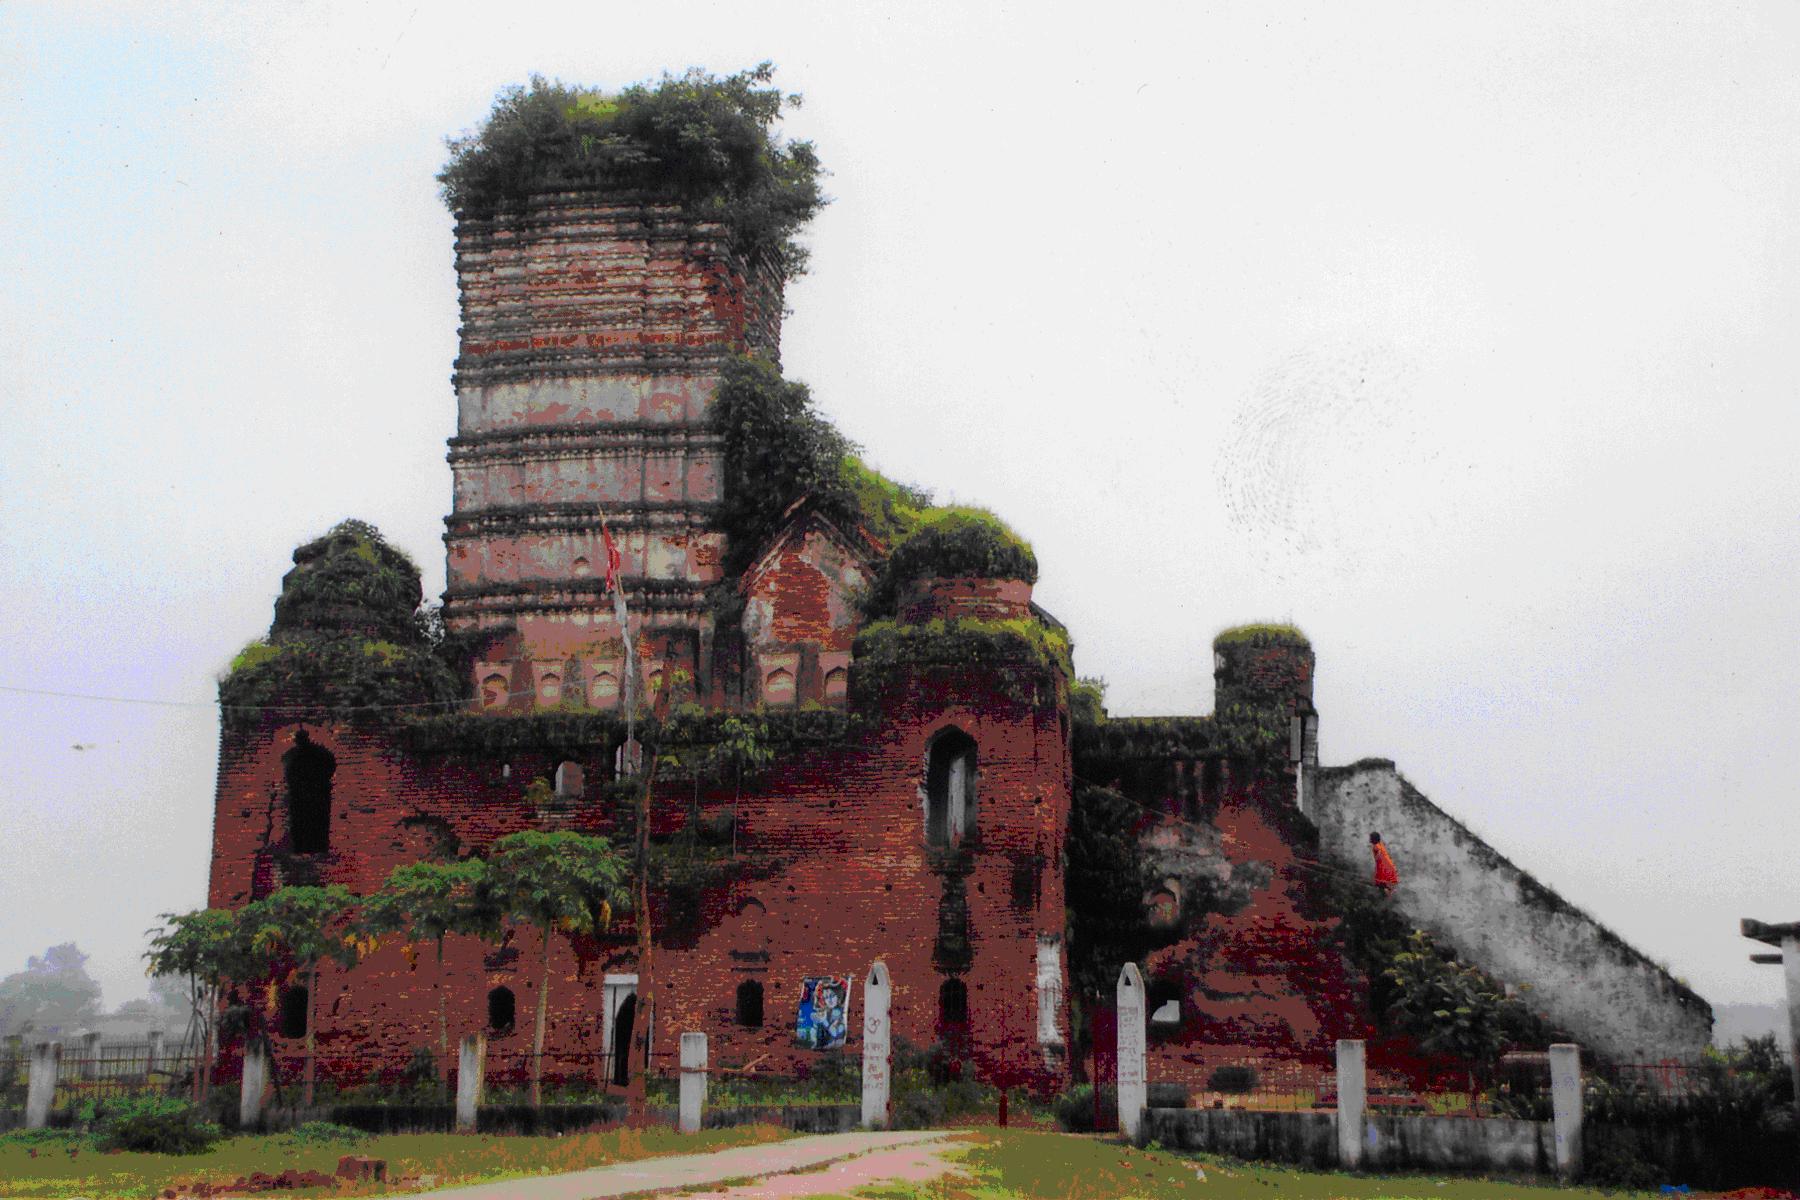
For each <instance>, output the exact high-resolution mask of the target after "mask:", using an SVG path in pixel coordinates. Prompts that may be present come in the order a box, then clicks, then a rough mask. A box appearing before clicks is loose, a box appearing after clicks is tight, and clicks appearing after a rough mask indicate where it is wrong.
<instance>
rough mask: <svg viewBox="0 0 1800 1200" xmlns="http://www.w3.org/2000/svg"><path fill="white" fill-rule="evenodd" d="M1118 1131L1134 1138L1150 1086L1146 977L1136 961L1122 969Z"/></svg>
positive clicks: (1141, 1123) (1141, 1124)
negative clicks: (1146, 1063)
mask: <svg viewBox="0 0 1800 1200" xmlns="http://www.w3.org/2000/svg"><path fill="white" fill-rule="evenodd" d="M1118 992H1119V1003H1118V1011H1119V1052H1118V1055H1117V1058H1118V1064H1119V1065H1118V1067H1117V1072H1116V1073H1117V1075H1118V1080H1119V1089H1118V1090H1119V1132H1120V1133H1123V1134H1124V1135H1125V1136H1126V1137H1127V1138H1129V1139H1131V1140H1132V1141H1134V1142H1135V1141H1137V1140H1138V1131H1139V1130H1141V1129H1142V1128H1143V1126H1144V1104H1145V1102H1146V1100H1147V1099H1148V1098H1149V1088H1148V1087H1147V1086H1146V1081H1145V1079H1144V1047H1145V1042H1146V1041H1147V1033H1148V1029H1147V1026H1146V1024H1145V1021H1146V1017H1147V1014H1146V1013H1145V1012H1144V1000H1145V997H1144V977H1143V976H1142V975H1141V974H1139V973H1138V969H1137V964H1136V963H1126V964H1125V966H1124V968H1123V969H1122V970H1120V972H1119V989H1118Z"/></svg>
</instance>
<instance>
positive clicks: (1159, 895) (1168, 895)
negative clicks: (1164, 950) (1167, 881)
mask: <svg viewBox="0 0 1800 1200" xmlns="http://www.w3.org/2000/svg"><path fill="white" fill-rule="evenodd" d="M1180 918H1181V901H1180V900H1179V899H1178V898H1177V897H1176V895H1175V890H1174V889H1173V888H1168V887H1160V888H1157V889H1156V890H1155V891H1154V892H1151V893H1150V924H1152V925H1154V926H1156V927H1157V928H1159V929H1167V928H1169V927H1170V926H1171V925H1174V924H1175V923H1176V921H1178V920H1180Z"/></svg>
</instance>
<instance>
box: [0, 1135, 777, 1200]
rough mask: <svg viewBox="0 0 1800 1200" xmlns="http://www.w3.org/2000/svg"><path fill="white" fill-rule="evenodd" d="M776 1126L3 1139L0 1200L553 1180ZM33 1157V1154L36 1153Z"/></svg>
mask: <svg viewBox="0 0 1800 1200" xmlns="http://www.w3.org/2000/svg"><path fill="white" fill-rule="evenodd" d="M792 1136H794V1135H793V1134H791V1133H789V1132H787V1131H786V1130H784V1129H777V1128H775V1127H774V1126H769V1125H746V1126H740V1127H738V1128H735V1129H715V1130H708V1131H706V1132H705V1133H700V1134H688V1135H684V1134H680V1133H677V1132H676V1131H675V1130H674V1129H671V1128H668V1127H666V1126H659V1127H655V1128H651V1129H641V1130H639V1129H608V1130H603V1131H599V1132H595V1133H572V1134H565V1135H563V1136H562V1137H514V1136H501V1135H490V1134H453V1133H416V1134H411V1133H408V1134H383V1135H377V1136H371V1137H365V1138H360V1139H358V1140H355V1141H340V1142H308V1141H304V1140H301V1139H299V1138H295V1137H293V1136H291V1135H287V1134H270V1135H260V1136H249V1137H234V1138H229V1139H227V1140H225V1141H222V1142H220V1143H218V1144H217V1145H216V1146H214V1147H213V1148H212V1149H211V1150H208V1151H207V1152H206V1153H204V1154H194V1155H168V1154H133V1153H128V1152H116V1153H105V1152H102V1151H99V1150H96V1149H94V1148H93V1144H92V1143H91V1141H89V1140H88V1139H87V1138H84V1137H77V1136H73V1135H68V1134H57V1135H41V1134H40V1135H20V1134H8V1135H3V1136H0V1197H7V1198H10V1197H15V1196H16V1197H39V1196H45V1197H50V1196H67V1197H74V1196H86V1197H92V1198H93V1200H101V1198H102V1197H127V1196H129V1197H132V1198H133V1200H143V1198H144V1197H148V1196H151V1195H154V1194H155V1193H157V1192H159V1191H161V1190H162V1189H163V1188H165V1187H169V1186H171V1185H173V1184H176V1183H179V1182H183V1181H188V1180H196V1179H204V1180H208V1181H210V1182H220V1181H230V1180H233V1179H236V1178H237V1177H238V1176H240V1175H248V1174H250V1173H251V1172H253V1171H263V1172H266V1173H268V1174H270V1175H276V1174H279V1173H281V1172H282V1171H284V1170H287V1169H288V1168H290V1167H292V1168H297V1169H300V1170H312V1171H324V1172H326V1173H327V1174H329V1173H330V1172H331V1171H332V1170H333V1169H334V1168H335V1167H336V1166H337V1161H338V1158H339V1157H340V1156H342V1155H345V1154H364V1155H368V1156H369V1157H371V1158H383V1159H386V1160H387V1164H388V1178H389V1180H398V1179H399V1178H401V1177H402V1176H406V1175H422V1174H429V1175H436V1176H437V1177H438V1183H439V1185H440V1186H448V1185H450V1184H453V1183H475V1182H478V1181H481V1180H491V1179H504V1178H507V1177H509V1176H521V1175H550V1174H556V1173H559V1172H562V1171H579V1170H582V1169H583V1168H586V1167H601V1166H605V1165H606V1164H608V1163H614V1162H628V1161H630V1160H633V1159H640V1158H654V1157H658V1156H661V1155H665V1154H693V1153H698V1152H702V1151H706V1150H723V1149H725V1148H727V1147H730V1146H745V1145H753V1144H756V1143H759V1142H773V1141H780V1140H782V1139H784V1138H788V1137H792ZM34 1151H35V1154H34V1153H33V1152H34ZM390 1190H393V1189H392V1188H381V1187H372V1188H365V1189H362V1190H360V1191H354V1192H352V1191H335V1190H332V1191H327V1192H325V1193H323V1194H327V1195H376V1194H380V1193H381V1192H384V1191H390ZM264 1194H266V1195H274V1196H308V1195H319V1194H321V1193H320V1192H318V1191H316V1190H315V1191H305V1190H302V1191H281V1192H271V1193H264Z"/></svg>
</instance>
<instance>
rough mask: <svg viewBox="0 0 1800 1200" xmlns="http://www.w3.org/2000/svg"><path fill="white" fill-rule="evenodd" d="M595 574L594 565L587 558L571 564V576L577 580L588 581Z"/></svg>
mask: <svg viewBox="0 0 1800 1200" xmlns="http://www.w3.org/2000/svg"><path fill="white" fill-rule="evenodd" d="M593 573H594V567H593V564H592V563H590V562H588V560H587V559H585V558H577V559H576V560H575V561H574V562H572V563H570V564H569V574H571V575H573V576H574V577H575V578H577V579H586V578H587V577H588V576H590V575H592V574H593Z"/></svg>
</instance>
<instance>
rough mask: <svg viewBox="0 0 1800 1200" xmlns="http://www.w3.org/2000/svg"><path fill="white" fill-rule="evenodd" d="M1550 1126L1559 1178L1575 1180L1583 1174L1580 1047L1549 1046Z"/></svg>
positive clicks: (1566, 1043)
mask: <svg viewBox="0 0 1800 1200" xmlns="http://www.w3.org/2000/svg"><path fill="white" fill-rule="evenodd" d="M1550 1105H1551V1124H1552V1127H1553V1131H1554V1134H1555V1139H1556V1176H1557V1178H1558V1179H1562V1180H1569V1179H1573V1178H1574V1177H1575V1176H1576V1175H1577V1174H1579V1173H1580V1171H1581V1047H1580V1046H1577V1045H1574V1044H1572V1043H1569V1042H1558V1043H1557V1044H1556V1045H1554V1046H1551V1047H1550Z"/></svg>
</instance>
